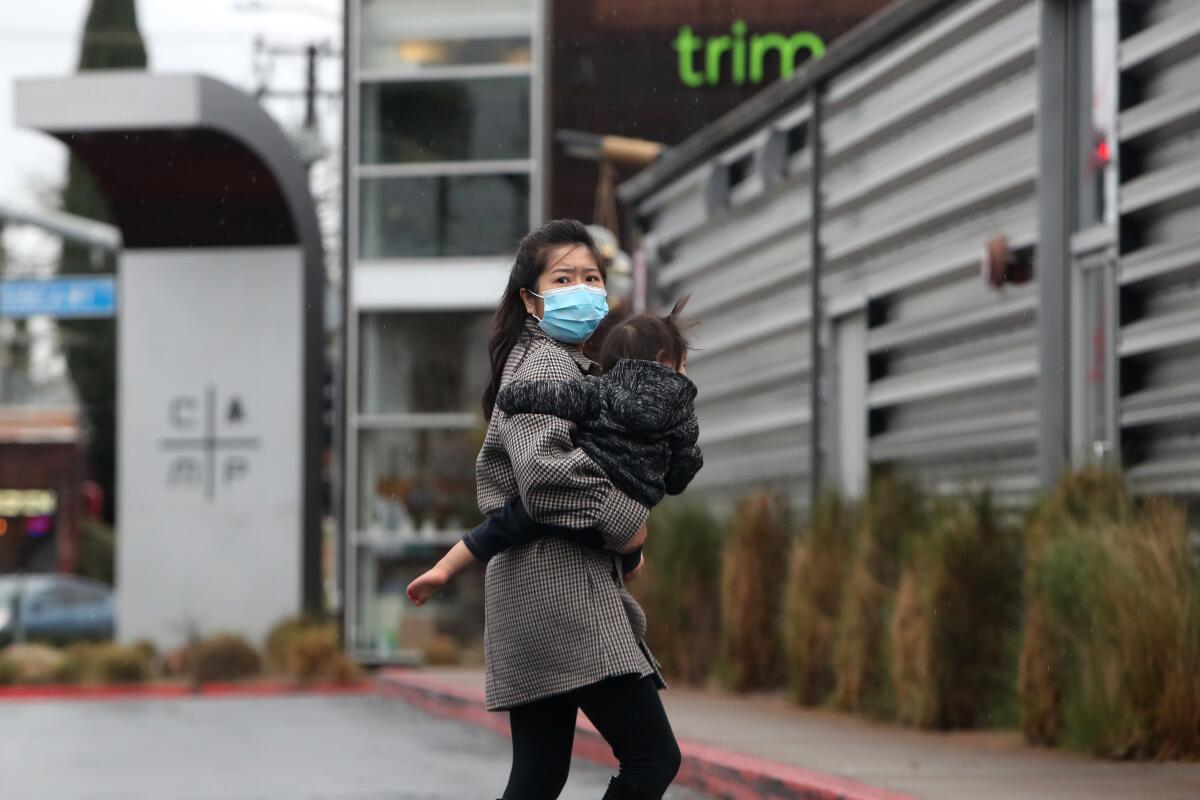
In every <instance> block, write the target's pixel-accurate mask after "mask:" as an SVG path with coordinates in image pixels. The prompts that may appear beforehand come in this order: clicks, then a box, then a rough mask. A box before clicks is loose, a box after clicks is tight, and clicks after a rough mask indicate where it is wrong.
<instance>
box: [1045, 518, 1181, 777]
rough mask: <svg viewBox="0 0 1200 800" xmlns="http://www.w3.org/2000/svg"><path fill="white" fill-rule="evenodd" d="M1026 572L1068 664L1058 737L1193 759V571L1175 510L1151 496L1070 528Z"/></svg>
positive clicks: (1105, 748)
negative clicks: (1132, 510)
mask: <svg viewBox="0 0 1200 800" xmlns="http://www.w3.org/2000/svg"><path fill="white" fill-rule="evenodd" d="M1034 580H1035V585H1036V586H1037V588H1038V591H1039V592H1040V593H1041V594H1042V595H1043V596H1044V597H1045V598H1046V601H1047V611H1048V612H1049V613H1048V617H1049V621H1050V627H1051V629H1053V630H1056V631H1057V635H1058V636H1059V637H1060V638H1061V639H1062V640H1064V641H1065V642H1066V643H1067V649H1068V654H1067V656H1068V663H1069V664H1070V665H1072V666H1073V667H1074V671H1073V672H1071V673H1069V674H1070V675H1071V676H1072V680H1070V681H1069V682H1068V683H1067V687H1066V693H1065V694H1066V696H1065V702H1064V704H1063V709H1064V713H1063V715H1062V723H1061V730H1060V731H1059V737H1058V738H1059V741H1060V742H1061V743H1063V744H1065V745H1067V746H1070V747H1074V748H1078V749H1084V750H1087V751H1089V752H1092V753H1094V754H1096V755H1103V756H1109V757H1117V758H1158V759H1167V758H1196V757H1200V570H1198V568H1197V565H1196V563H1195V561H1194V559H1193V556H1192V553H1191V552H1190V547H1189V543H1188V533H1187V525H1186V520H1185V516H1184V513H1183V511H1182V510H1181V509H1179V508H1177V507H1174V506H1172V505H1170V504H1168V503H1167V502H1165V501H1162V500H1155V501H1151V502H1149V503H1147V505H1146V506H1145V508H1144V509H1143V510H1142V511H1141V513H1138V514H1136V515H1123V516H1122V518H1118V519H1113V520H1107V521H1100V522H1097V523H1093V524H1076V525H1071V526H1068V527H1067V528H1066V530H1064V531H1062V532H1060V534H1059V535H1058V536H1057V537H1056V539H1055V540H1054V541H1053V542H1051V543H1050V544H1049V545H1048V546H1047V547H1046V549H1045V552H1044V553H1042V554H1041V560H1040V562H1039V564H1038V567H1037V575H1036V576H1035V579H1034Z"/></svg>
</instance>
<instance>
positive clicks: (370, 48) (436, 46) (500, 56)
mask: <svg viewBox="0 0 1200 800" xmlns="http://www.w3.org/2000/svg"><path fill="white" fill-rule="evenodd" d="M532 60H533V52H532V49H531V47H530V44H529V37H528V36H507V37H500V38H487V39H467V38H464V39H440V38H439V39H414V38H391V37H384V36H381V37H371V36H370V34H369V33H367V35H366V38H365V41H364V42H363V49H362V66H363V69H368V70H372V69H377V70H393V71H397V72H408V71H411V72H419V71H420V70H421V69H422V68H428V67H444V66H452V65H480V64H529V63H530V62H531V61H532Z"/></svg>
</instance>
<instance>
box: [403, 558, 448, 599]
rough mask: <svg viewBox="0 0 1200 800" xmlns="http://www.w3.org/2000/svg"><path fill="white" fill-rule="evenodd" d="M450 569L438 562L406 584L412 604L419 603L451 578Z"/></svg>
mask: <svg viewBox="0 0 1200 800" xmlns="http://www.w3.org/2000/svg"><path fill="white" fill-rule="evenodd" d="M451 577H452V576H451V574H450V570H448V569H446V568H445V567H443V566H442V565H441V564H438V565H437V566H435V567H432V568H431V569H429V570H427V571H426V572H424V573H423V574H421V575H419V576H417V578H416V579H415V580H414V581H413V582H412V583H410V584H409V585H408V589H407V594H408V599H409V600H412V601H413V605H418V606H419V605H421V604H422V603H424V602H425V601H426V600H428V599H429V598H430V597H433V593H434V592H436V591H437V590H438V589H440V588H442V587H443V586H445V585H446V583H447V581H449V580H450V578H451Z"/></svg>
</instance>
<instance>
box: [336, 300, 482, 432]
mask: <svg viewBox="0 0 1200 800" xmlns="http://www.w3.org/2000/svg"><path fill="white" fill-rule="evenodd" d="M490 319H491V314H490V312H489V313H478V312H456V311H437V312H434V311H431V312H417V313H412V312H403V313H400V312H391V313H371V314H364V315H363V317H362V323H361V325H360V331H361V337H362V341H361V349H360V353H361V358H362V369H361V370H360V371H359V409H360V411H361V412H362V413H363V414H414V413H434V414H436V413H479V410H480V405H479V398H480V397H481V396H482V395H483V385H484V382H485V381H486V380H487V371H488V363H487V326H488V322H489V320H490Z"/></svg>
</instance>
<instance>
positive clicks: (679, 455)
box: [663, 414, 704, 495]
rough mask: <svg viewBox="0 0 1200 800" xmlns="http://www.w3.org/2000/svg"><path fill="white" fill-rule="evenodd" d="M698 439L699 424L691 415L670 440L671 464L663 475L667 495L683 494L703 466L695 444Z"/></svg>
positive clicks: (701, 454) (698, 449)
mask: <svg viewBox="0 0 1200 800" xmlns="http://www.w3.org/2000/svg"><path fill="white" fill-rule="evenodd" d="M699 439H700V422H699V420H697V419H696V415H695V414H692V415H691V417H689V418H688V420H687V421H686V422H684V423H683V424H682V425H680V426H679V428H678V429H676V430H675V431H674V432H673V433H672V435H671V437H670V439H669V443H670V446H671V463H670V464H669V465H668V466H667V471H666V474H664V475H663V483H664V484H665V486H666V490H667V494H671V495H675V494H680V493H682V492H683V490H684V489H686V488H687V486H688V484H689V483H691V482H692V478H694V477H696V473H697V472H699V471H700V468H701V467H703V466H704V454H703V453H701V452H700V446H699V445H697V444H696V442H697V441H698V440H699Z"/></svg>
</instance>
